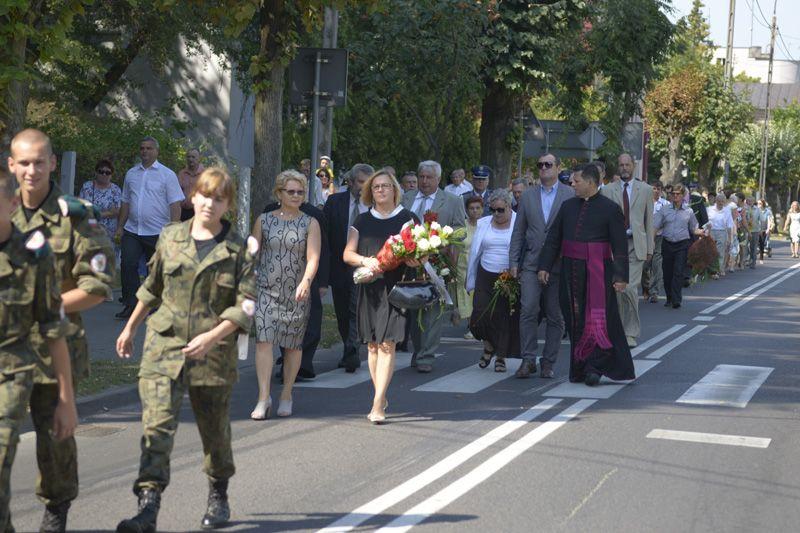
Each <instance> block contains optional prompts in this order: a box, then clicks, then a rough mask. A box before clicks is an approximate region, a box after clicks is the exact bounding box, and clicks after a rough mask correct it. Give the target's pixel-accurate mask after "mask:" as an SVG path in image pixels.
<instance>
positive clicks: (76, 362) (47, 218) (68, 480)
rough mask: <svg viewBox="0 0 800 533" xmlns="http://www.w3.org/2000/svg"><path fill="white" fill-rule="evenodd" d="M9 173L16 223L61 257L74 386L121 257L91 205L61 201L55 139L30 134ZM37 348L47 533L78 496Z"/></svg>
mask: <svg viewBox="0 0 800 533" xmlns="http://www.w3.org/2000/svg"><path fill="white" fill-rule="evenodd" d="M8 167H9V169H10V170H11V172H12V173H13V174H15V175H16V178H17V181H18V182H19V186H20V189H19V196H20V199H21V204H22V205H20V206H19V207H18V208H17V210H16V211H15V212H14V214H13V216H12V221H13V222H14V225H16V226H17V227H18V228H19V229H20V230H21V231H23V232H25V233H28V232H32V231H34V230H39V231H41V232H42V233H43V234H44V235H45V237H46V238H47V241H48V244H49V245H50V248H51V249H52V250H53V254H54V256H55V271H56V273H57V275H58V276H59V277H60V279H61V298H62V300H63V303H64V308H65V310H66V314H67V317H68V318H69V322H70V329H69V331H68V333H67V346H68V347H69V354H70V358H71V361H72V375H73V383H75V384H76V383H77V382H78V381H79V380H80V379H81V378H84V377H86V376H88V374H89V349H88V346H87V344H86V336H85V332H84V330H83V323H82V321H81V316H80V311H84V310H86V309H89V308H91V307H93V306H95V305H97V304H99V303H101V302H102V301H103V300H105V299H106V297H108V296H110V295H111V280H112V278H113V274H114V265H113V263H114V260H113V258H114V252H113V248H112V245H111V241H109V239H108V235H107V234H106V232H105V230H104V229H103V228H102V226H100V225H99V224H98V223H97V215H96V213H95V212H94V209H93V207H92V206H91V204H89V203H87V202H84V201H82V200H79V199H78V198H75V197H73V196H65V195H63V194H62V192H61V190H60V189H59V187H58V185H56V184H55V183H54V182H52V181H50V173H51V172H53V171H54V170H55V167H56V158H55V155H54V154H53V152H52V148H51V145H50V139H49V138H48V137H47V135H45V134H44V133H42V132H40V131H38V130H31V129H29V130H23V131H21V132H20V133H18V134H17V135H16V136H15V137H14V139H13V140H12V141H11V157H9V158H8ZM31 342H32V344H33V346H34V348H35V349H36V351H37V353H38V354H39V358H40V359H39V365H38V366H37V368H36V370H35V371H34V377H33V381H34V385H33V391H32V393H31V400H30V409H31V418H32V419H33V424H34V427H35V429H36V459H37V461H38V463H39V477H38V479H37V483H36V494H37V495H38V496H39V499H41V500H42V501H43V502H44V504H45V513H44V517H43V518H42V525H41V531H64V530H65V529H66V521H67V512H68V511H69V507H70V503H71V502H72V500H74V499H75V498H76V497H77V496H78V461H77V450H76V448H75V439H74V438H69V439H66V440H63V441H61V442H57V441H55V440H53V438H52V437H51V435H50V429H51V427H52V424H53V411H54V408H55V405H56V400H57V397H58V388H57V386H56V380H55V378H54V375H53V367H52V361H51V360H50V357H49V354H48V352H47V347H46V343H45V342H44V341H43V339H42V338H41V337H40V336H39V335H38V333H37V332H36V331H34V332H32V334H31Z"/></svg>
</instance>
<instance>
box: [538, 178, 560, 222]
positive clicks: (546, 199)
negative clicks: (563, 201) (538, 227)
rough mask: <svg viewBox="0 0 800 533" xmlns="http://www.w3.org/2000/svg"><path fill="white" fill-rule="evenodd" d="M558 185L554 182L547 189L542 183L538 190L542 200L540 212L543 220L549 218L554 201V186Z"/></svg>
mask: <svg viewBox="0 0 800 533" xmlns="http://www.w3.org/2000/svg"><path fill="white" fill-rule="evenodd" d="M557 186H558V185H557V184H556V183H554V184H553V185H552V186H551V187H550V188H549V189H548V188H547V187H545V186H544V185H542V187H541V189H540V190H539V192H540V197H541V200H542V214H543V215H544V221H545V222H547V221H548V220H550V211H551V210H552V209H553V202H555V201H556V187H557Z"/></svg>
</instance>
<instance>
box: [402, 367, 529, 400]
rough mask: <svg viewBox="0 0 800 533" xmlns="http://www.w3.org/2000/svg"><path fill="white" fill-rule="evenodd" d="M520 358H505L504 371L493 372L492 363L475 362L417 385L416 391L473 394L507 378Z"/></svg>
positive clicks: (515, 368) (515, 369) (514, 369)
mask: <svg viewBox="0 0 800 533" xmlns="http://www.w3.org/2000/svg"><path fill="white" fill-rule="evenodd" d="M521 363H522V359H506V367H507V371H506V372H495V371H494V368H493V366H492V365H489V366H488V367H487V368H480V367H478V365H477V363H476V364H474V365H470V366H468V367H466V368H462V369H461V370H457V371H456V372H453V373H451V374H448V375H446V376H442V377H440V378H438V379H434V380H433V381H429V382H428V383H425V384H423V385H420V386H419V387H415V388H414V389H412V390H414V391H417V392H459V393H464V394H473V393H476V392H480V391H482V390H483V389H486V388H488V387H491V386H492V385H494V384H495V383H498V382H500V381H503V380H504V379H507V378H508V377H510V376H511V375H513V373H514V372H516V371H517V369H518V368H519V365H520V364H521Z"/></svg>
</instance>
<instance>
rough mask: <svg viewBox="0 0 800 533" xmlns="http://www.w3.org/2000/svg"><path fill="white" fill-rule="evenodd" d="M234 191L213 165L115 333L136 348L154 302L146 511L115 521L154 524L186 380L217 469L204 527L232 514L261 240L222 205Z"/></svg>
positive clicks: (126, 347) (121, 343)
mask: <svg viewBox="0 0 800 533" xmlns="http://www.w3.org/2000/svg"><path fill="white" fill-rule="evenodd" d="M235 197H236V193H235V187H234V183H233V180H232V179H231V177H230V176H229V175H228V174H226V173H225V172H224V171H222V170H220V169H217V168H209V169H207V170H205V171H204V172H203V173H202V174H201V175H200V177H199V178H198V180H197V183H196V184H195V187H194V191H193V192H192V204H193V205H194V212H195V216H194V218H191V219H189V220H187V221H186V222H181V223H172V224H168V225H167V226H166V227H164V230H163V231H162V233H161V236H160V238H159V240H158V244H157V245H156V251H155V254H154V255H153V258H152V259H151V262H150V274H149V275H148V277H147V280H145V282H144V284H143V285H142V287H141V288H140V289H139V291H138V292H137V294H136V296H137V298H138V299H139V303H138V304H137V305H136V309H135V310H134V311H133V314H132V315H131V317H130V319H129V320H128V323H127V324H126V325H125V328H124V329H123V330H122V333H121V334H120V336H119V338H118V339H117V353H118V354H119V356H120V357H123V358H129V357H130V356H131V353H132V351H133V344H132V343H133V339H134V337H135V335H136V329H137V328H138V326H139V324H141V322H142V321H143V320H144V319H145V317H146V316H147V314H148V313H149V311H150V309H152V308H158V309H157V310H156V311H155V313H153V315H152V316H150V318H149V319H148V321H147V326H148V327H147V334H146V336H145V343H144V354H143V355H142V363H141V368H140V370H139V396H140V398H141V400H142V425H143V426H144V435H143V436H142V443H141V447H142V456H141V462H140V465H139V477H138V478H137V479H136V482H135V483H134V489H133V491H134V493H135V494H137V495H138V497H139V513H138V514H137V515H136V516H134V517H133V518H131V519H129V520H123V521H122V522H120V523H119V525H118V526H117V531H125V532H128V531H130V532H143V531H155V529H156V518H157V516H158V510H159V507H160V504H161V493H162V492H163V491H164V489H165V488H166V487H167V485H168V484H169V456H170V451H171V450H172V445H173V441H174V437H175V431H176V429H177V427H178V415H179V412H180V405H181V399H182V398H183V394H184V391H186V390H187V389H188V391H189V399H190V401H191V403H192V410H193V411H194V415H195V419H196V421H197V427H198V430H199V431H200V437H201V439H202V442H203V453H204V455H205V460H204V464H205V466H204V471H205V473H206V474H207V475H208V478H209V486H210V488H209V495H208V508H207V510H206V514H205V516H203V520H202V523H201V527H203V529H212V528H215V527H220V526H222V525H224V524H226V523H227V522H228V520H229V518H230V509H229V507H228V494H227V489H228V479H229V478H230V477H231V476H232V475H233V473H234V466H233V453H232V451H231V426H230V415H229V412H230V398H231V390H232V387H233V384H234V382H235V381H236V378H237V369H236V359H237V342H236V333H240V334H244V335H247V334H248V333H249V332H250V324H251V321H252V317H253V314H254V312H255V301H254V299H255V294H256V291H255V282H254V277H253V258H254V257H255V255H256V254H257V252H258V242H257V241H256V240H255V239H253V238H252V237H251V238H249V239H248V240H247V242H246V243H245V240H244V239H243V238H242V237H241V236H239V234H238V233H237V232H236V230H235V229H234V228H233V227H231V224H230V223H229V222H228V221H226V220H223V219H222V217H223V215H224V214H225V213H226V212H227V211H228V209H229V208H230V207H231V205H232V204H233V200H234V198H235Z"/></svg>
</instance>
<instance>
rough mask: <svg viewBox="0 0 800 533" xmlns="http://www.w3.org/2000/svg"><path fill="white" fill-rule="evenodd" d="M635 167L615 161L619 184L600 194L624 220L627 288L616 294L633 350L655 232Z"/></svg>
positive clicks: (624, 158) (648, 197)
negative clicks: (642, 285) (626, 251)
mask: <svg viewBox="0 0 800 533" xmlns="http://www.w3.org/2000/svg"><path fill="white" fill-rule="evenodd" d="M635 169H636V163H634V161H633V158H632V157H631V156H630V155H628V154H622V155H620V156H619V159H618V166H617V173H618V174H619V176H620V178H621V179H620V180H619V181H615V182H614V183H609V184H608V185H606V186H605V187H603V188H602V189H601V190H600V194H602V195H603V196H605V197H607V198H609V199H611V200H613V201H615V202H616V203H617V205H619V207H620V209H622V214H623V216H624V217H625V231H626V232H627V234H628V286H627V288H626V289H625V290H624V291H623V292H618V293H617V303H618V304H619V315H620V318H622V327H623V329H625V337H626V338H627V340H628V346H631V347H633V346H636V344H637V339H638V337H639V333H640V331H641V326H640V323H639V285H641V283H642V269H643V267H644V263H645V261H650V260H651V259H652V258H653V247H654V239H655V228H654V226H653V207H654V204H653V188H652V187H651V186H650V185H648V184H646V183H644V182H642V181H641V180H637V179H634V177H633V174H634V170H635Z"/></svg>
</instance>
